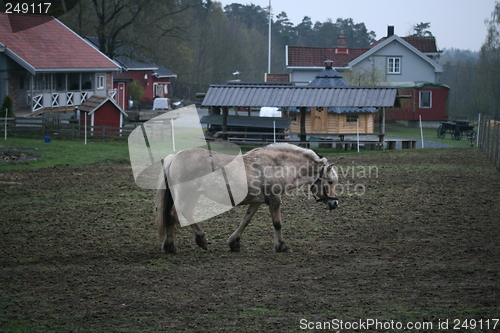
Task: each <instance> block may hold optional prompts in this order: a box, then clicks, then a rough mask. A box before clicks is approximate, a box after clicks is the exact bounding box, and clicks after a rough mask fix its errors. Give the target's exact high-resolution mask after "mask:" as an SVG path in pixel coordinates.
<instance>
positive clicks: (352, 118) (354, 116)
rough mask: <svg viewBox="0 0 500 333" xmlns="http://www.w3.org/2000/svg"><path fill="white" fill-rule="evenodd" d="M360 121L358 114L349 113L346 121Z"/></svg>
mask: <svg viewBox="0 0 500 333" xmlns="http://www.w3.org/2000/svg"><path fill="white" fill-rule="evenodd" d="M357 121H358V115H357V114H348V115H346V122H348V123H355V122H357Z"/></svg>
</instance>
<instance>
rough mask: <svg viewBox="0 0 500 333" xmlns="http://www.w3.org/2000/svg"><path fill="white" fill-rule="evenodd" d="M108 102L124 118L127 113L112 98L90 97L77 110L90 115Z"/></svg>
mask: <svg viewBox="0 0 500 333" xmlns="http://www.w3.org/2000/svg"><path fill="white" fill-rule="evenodd" d="M108 102H109V103H112V104H113V105H114V106H115V107H116V108H117V109H118V111H120V112H121V113H122V114H123V115H124V116H127V113H126V112H125V111H123V110H122V108H121V107H119V106H118V104H116V103H115V101H114V100H113V99H112V98H110V97H107V96H98V95H92V96H90V97H89V98H88V99H87V100H86V101H85V102H83V103H82V105H80V106H79V107H78V110H80V111H84V112H88V113H89V115H91V114H93V113H94V112H96V111H97V110H99V108H100V107H101V106H103V105H104V104H106V103H108Z"/></svg>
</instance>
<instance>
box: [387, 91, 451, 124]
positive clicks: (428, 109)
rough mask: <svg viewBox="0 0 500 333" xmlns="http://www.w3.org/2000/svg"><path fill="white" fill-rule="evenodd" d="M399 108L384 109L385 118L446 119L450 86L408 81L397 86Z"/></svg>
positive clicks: (411, 119)
mask: <svg viewBox="0 0 500 333" xmlns="http://www.w3.org/2000/svg"><path fill="white" fill-rule="evenodd" d="M397 88H398V95H399V96H407V97H408V98H403V99H400V101H401V107H400V108H388V109H386V115H385V117H386V120H408V121H418V120H419V119H420V116H421V117H422V121H440V120H447V119H448V115H447V114H446V110H447V101H448V94H449V92H450V88H449V87H448V86H446V85H444V84H440V83H432V82H423V81H417V82H408V83H404V84H400V85H398V86H397Z"/></svg>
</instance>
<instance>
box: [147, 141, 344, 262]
mask: <svg viewBox="0 0 500 333" xmlns="http://www.w3.org/2000/svg"><path fill="white" fill-rule="evenodd" d="M240 157H242V161H243V163H242V164H241V166H242V167H241V168H239V167H231V168H228V165H234V164H235V162H234V161H235V156H231V155H225V154H221V153H216V152H214V151H210V150H206V149H202V148H191V149H186V150H183V151H181V152H179V153H177V154H175V155H169V156H168V157H167V158H166V159H165V160H164V161H163V168H164V174H162V175H160V184H159V186H158V192H157V200H156V220H157V223H158V226H159V234H160V237H161V238H163V244H162V249H163V250H164V251H165V252H167V253H176V252H177V249H176V247H175V245H174V232H175V226H176V224H179V216H178V214H179V215H182V217H183V218H185V220H187V222H188V224H190V225H191V227H192V228H193V230H194V233H195V242H196V244H197V245H198V246H200V247H201V248H203V249H207V240H206V238H205V233H204V232H203V230H202V229H201V227H200V226H199V224H198V223H197V222H199V220H197V219H196V217H195V210H196V209H197V208H198V209H199V207H197V203H198V199H199V198H200V197H201V196H205V197H207V198H209V199H211V200H213V202H223V201H224V198H227V197H228V192H229V197H230V198H231V203H232V205H233V206H234V205H249V206H248V209H247V211H246V213H245V215H244V216H243V219H242V220H241V222H240V225H239V227H238V228H237V229H236V231H235V232H234V233H233V234H232V235H231V237H229V240H228V242H227V244H228V245H229V247H230V249H231V251H235V252H237V251H239V250H240V238H241V235H242V233H243V231H244V230H245V228H246V226H247V225H248V224H249V223H250V221H251V219H252V218H253V216H254V215H255V213H256V212H257V210H258V208H259V207H260V205H262V204H267V205H268V206H269V209H270V212H271V217H272V222H273V226H274V250H275V251H276V252H291V249H290V247H288V246H287V245H286V244H285V242H284V240H283V237H282V235H281V211H280V206H281V199H282V196H284V195H286V194H290V193H292V191H293V190H296V189H297V188H299V187H301V186H303V185H309V186H310V189H311V192H312V193H313V195H314V196H315V198H316V199H317V200H316V201H318V202H323V203H324V204H326V206H327V208H328V209H330V210H331V209H334V208H336V207H337V206H338V196H337V194H336V192H335V185H336V184H337V182H338V177H337V173H336V171H335V169H334V167H333V165H332V164H329V163H328V161H327V159H326V158H325V157H322V156H321V155H319V154H317V153H316V152H314V151H313V150H310V149H305V148H301V147H298V146H295V145H291V144H286V143H277V144H271V145H269V146H265V147H262V148H256V149H253V150H251V151H249V152H248V153H246V154H245V155H242V156H241V155H240ZM207 168H208V170H210V171H222V172H219V174H218V176H211V175H212V174H213V175H215V174H216V172H211V173H210V174H207V173H208V171H207ZM200 170H201V171H200ZM221 175H222V176H221ZM228 179H229V181H228ZM231 179H239V180H241V181H240V182H239V185H238V186H235V185H234V183H231V181H230V180H231ZM179 184H180V185H182V186H178V185H179ZM166 185H167V186H166ZM235 187H239V189H236V190H235ZM241 189H244V190H245V191H244V192H243V193H244V196H241V193H242V191H241ZM238 193H240V194H238ZM238 195H240V197H239V198H238Z"/></svg>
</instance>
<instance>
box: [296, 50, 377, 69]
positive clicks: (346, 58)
mask: <svg viewBox="0 0 500 333" xmlns="http://www.w3.org/2000/svg"><path fill="white" fill-rule="evenodd" d="M346 50H347V53H345V51H346ZM368 50H369V48H364V47H363V48H347V49H346V48H340V49H339V48H336V47H309V46H288V66H315V67H325V61H326V60H332V61H333V66H334V67H344V66H345V65H347V64H348V63H349V62H350V61H351V60H353V59H356V58H357V57H359V56H360V55H362V54H363V53H365V52H366V51H368Z"/></svg>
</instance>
